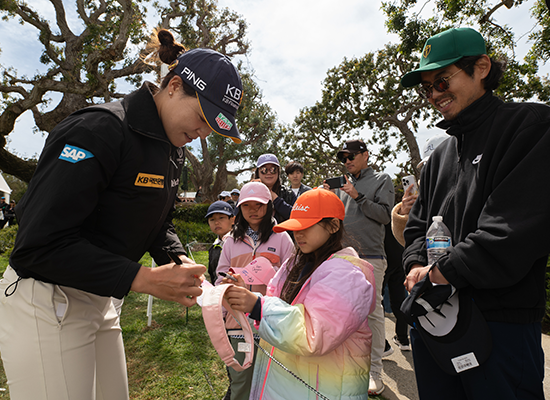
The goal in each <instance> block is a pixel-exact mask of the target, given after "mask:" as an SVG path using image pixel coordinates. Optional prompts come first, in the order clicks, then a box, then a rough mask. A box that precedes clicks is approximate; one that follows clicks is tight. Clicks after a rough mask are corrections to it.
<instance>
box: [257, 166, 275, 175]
mask: <svg viewBox="0 0 550 400" xmlns="http://www.w3.org/2000/svg"><path fill="white" fill-rule="evenodd" d="M277 171H279V168H277V167H269V168H268V167H261V168H260V174H262V175H265V174H268V173H269V174H276V173H277Z"/></svg>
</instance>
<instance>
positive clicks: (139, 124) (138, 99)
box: [122, 82, 170, 143]
mask: <svg viewBox="0 0 550 400" xmlns="http://www.w3.org/2000/svg"><path fill="white" fill-rule="evenodd" d="M158 90H159V89H158V87H157V86H155V85H154V84H152V83H151V82H144V83H143V85H142V86H141V88H140V89H138V90H136V91H134V92H132V93H130V94H129V95H127V96H126V97H124V100H123V101H122V104H123V105H124V109H125V110H126V116H127V119H128V126H129V127H130V129H132V130H133V131H136V132H139V133H141V134H143V135H145V136H149V137H152V138H155V139H160V140H163V141H165V142H168V143H170V141H169V140H168V137H167V136H166V132H165V131H164V126H163V125H162V121H161V120H160V117H159V114H158V112H157V105H156V103H155V100H154V99H153V93H154V92H156V91H158Z"/></svg>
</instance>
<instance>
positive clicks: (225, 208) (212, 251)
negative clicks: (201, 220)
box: [205, 201, 235, 284]
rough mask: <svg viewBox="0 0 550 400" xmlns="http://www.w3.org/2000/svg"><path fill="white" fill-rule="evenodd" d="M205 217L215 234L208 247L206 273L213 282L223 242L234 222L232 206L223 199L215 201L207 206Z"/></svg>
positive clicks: (215, 277)
mask: <svg viewBox="0 0 550 400" xmlns="http://www.w3.org/2000/svg"><path fill="white" fill-rule="evenodd" d="M205 218H206V220H207V221H208V226H210V230H211V231H212V232H214V233H215V234H216V240H215V241H214V243H213V244H212V246H210V248H209V249H208V275H209V276H210V282H212V284H214V282H216V279H217V275H216V268H217V267H218V262H219V260H220V256H221V254H222V247H223V243H224V241H225V238H226V237H227V234H228V233H229V232H230V231H231V229H232V228H233V224H234V223H235V216H234V215H233V207H231V205H230V204H229V203H226V202H225V201H215V202H214V203H212V204H210V206H209V207H208V211H207V212H206V217H205Z"/></svg>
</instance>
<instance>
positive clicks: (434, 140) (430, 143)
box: [417, 133, 450, 168]
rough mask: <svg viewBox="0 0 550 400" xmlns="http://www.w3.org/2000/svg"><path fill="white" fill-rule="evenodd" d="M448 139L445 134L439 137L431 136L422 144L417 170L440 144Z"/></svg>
mask: <svg viewBox="0 0 550 400" xmlns="http://www.w3.org/2000/svg"><path fill="white" fill-rule="evenodd" d="M448 138H450V136H449V135H447V134H446V133H442V134H439V135H435V136H432V137H431V138H429V139H428V140H426V143H425V144H424V147H423V148H422V161H420V162H419V163H418V165H417V168H420V167H421V166H423V165H424V164H425V163H426V161H428V159H429V158H430V156H431V155H432V153H433V152H434V150H435V149H436V148H437V146H439V145H440V144H441V143H443V142H444V141H445V140H447V139H448Z"/></svg>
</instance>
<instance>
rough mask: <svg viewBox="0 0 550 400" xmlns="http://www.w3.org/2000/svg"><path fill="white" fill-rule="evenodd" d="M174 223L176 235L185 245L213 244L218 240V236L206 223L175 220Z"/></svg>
mask: <svg viewBox="0 0 550 400" xmlns="http://www.w3.org/2000/svg"><path fill="white" fill-rule="evenodd" d="M173 222H174V227H175V228H176V233H177V234H178V236H179V238H180V240H181V242H182V243H183V244H184V245H185V244H186V243H191V242H193V241H196V242H198V243H213V242H214V240H216V235H215V234H214V233H213V232H212V231H211V230H210V227H209V226H208V224H205V223H204V221H203V222H202V223H199V222H187V221H182V220H181V219H175V218H174V219H173Z"/></svg>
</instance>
